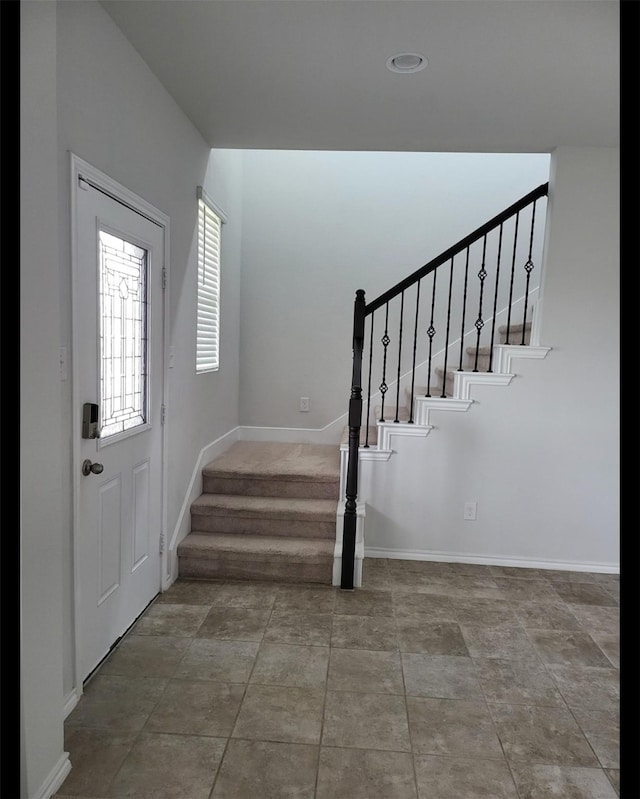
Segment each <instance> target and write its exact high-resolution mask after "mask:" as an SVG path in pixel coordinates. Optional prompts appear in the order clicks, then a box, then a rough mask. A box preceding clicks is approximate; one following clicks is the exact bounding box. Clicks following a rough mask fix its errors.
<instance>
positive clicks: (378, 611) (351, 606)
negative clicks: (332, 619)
mask: <svg viewBox="0 0 640 799" xmlns="http://www.w3.org/2000/svg"><path fill="white" fill-rule="evenodd" d="M334 613H339V614H344V615H354V616H393V603H392V601H391V593H390V592H389V591H374V590H367V589H365V588H362V589H360V590H359V591H353V592H351V591H341V592H339V593H338V594H336V600H335V606H334Z"/></svg>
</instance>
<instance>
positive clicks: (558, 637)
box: [528, 630, 611, 668]
mask: <svg viewBox="0 0 640 799" xmlns="http://www.w3.org/2000/svg"><path fill="white" fill-rule="evenodd" d="M528 632H529V638H530V639H531V641H532V642H533V645H534V647H535V648H536V651H537V652H538V655H539V656H540V658H541V660H542V661H543V662H544V663H546V664H548V665H555V666H599V667H602V668H606V667H607V666H609V665H611V664H610V661H609V660H608V659H607V657H606V656H605V655H604V654H603V652H602V650H601V649H600V647H598V645H597V644H596V643H595V642H594V640H593V638H591V636H590V635H589V633H585V632H581V631H579V630H557V631H554V630H529V631H528Z"/></svg>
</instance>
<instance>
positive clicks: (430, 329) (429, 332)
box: [425, 269, 438, 397]
mask: <svg viewBox="0 0 640 799" xmlns="http://www.w3.org/2000/svg"><path fill="white" fill-rule="evenodd" d="M437 274H438V270H437V269H434V270H433V289H432V291H431V321H430V322H429V327H428V328H427V336H429V371H428V373H427V374H428V377H427V393H426V395H425V396H427V397H430V396H431V352H432V350H433V337H434V336H435V334H436V329H435V327H434V326H433V309H434V307H435V303H436V275H437Z"/></svg>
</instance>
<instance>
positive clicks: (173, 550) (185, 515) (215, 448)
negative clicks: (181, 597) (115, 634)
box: [162, 427, 240, 591]
mask: <svg viewBox="0 0 640 799" xmlns="http://www.w3.org/2000/svg"><path fill="white" fill-rule="evenodd" d="M239 431H240V428H239V427H234V428H233V430H230V431H229V432H228V433H225V434H224V435H223V436H220V438H217V439H216V440H215V441H212V442H211V443H210V444H207V446H206V447H203V448H202V449H201V450H200V454H199V455H198V458H197V460H196V464H195V466H194V467H193V472H192V474H191V480H190V481H189V486H188V488H187V491H186V494H185V498H184V501H183V503H182V507H181V508H180V513H179V514H178V520H177V522H176V526H175V527H174V530H173V535H172V536H171V541H170V542H169V551H168V556H167V571H168V573H167V574H165V575H163V580H162V590H163V591H166V590H167V588H169V586H170V585H171V584H172V583H173V582H174V581H175V579H176V578H177V576H178V554H177V549H178V544H179V543H180V542H181V541H182V539H183V538H186V536H187V535H189V531H190V529H191V503H192V502H193V501H194V500H196V499H197V498H198V497H199V496H200V494H201V493H202V468H203V467H204V466H206V465H207V463H209V461H212V460H213V459H214V458H217V457H218V456H219V455H222V453H223V452H225V451H226V450H227V449H229V447H230V446H231V445H232V444H233V443H234V442H235V441H238V439H239V437H240V436H239Z"/></svg>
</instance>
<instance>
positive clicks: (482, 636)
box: [460, 624, 538, 660]
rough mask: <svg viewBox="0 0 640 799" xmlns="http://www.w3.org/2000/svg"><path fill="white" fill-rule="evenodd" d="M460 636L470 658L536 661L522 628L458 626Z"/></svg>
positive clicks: (536, 658) (532, 648) (534, 652)
mask: <svg viewBox="0 0 640 799" xmlns="http://www.w3.org/2000/svg"><path fill="white" fill-rule="evenodd" d="M460 630H461V632H462V636H463V638H464V641H465V643H466V646H467V649H468V651H469V654H470V655H471V657H472V658H515V659H521V658H523V657H528V658H531V659H532V660H538V656H537V654H536V651H535V649H534V647H533V644H532V643H531V641H530V640H529V637H528V636H527V633H526V632H525V630H524V628H523V627H520V626H518V627H477V626H473V627H472V626H470V625H466V624H461V625H460Z"/></svg>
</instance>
